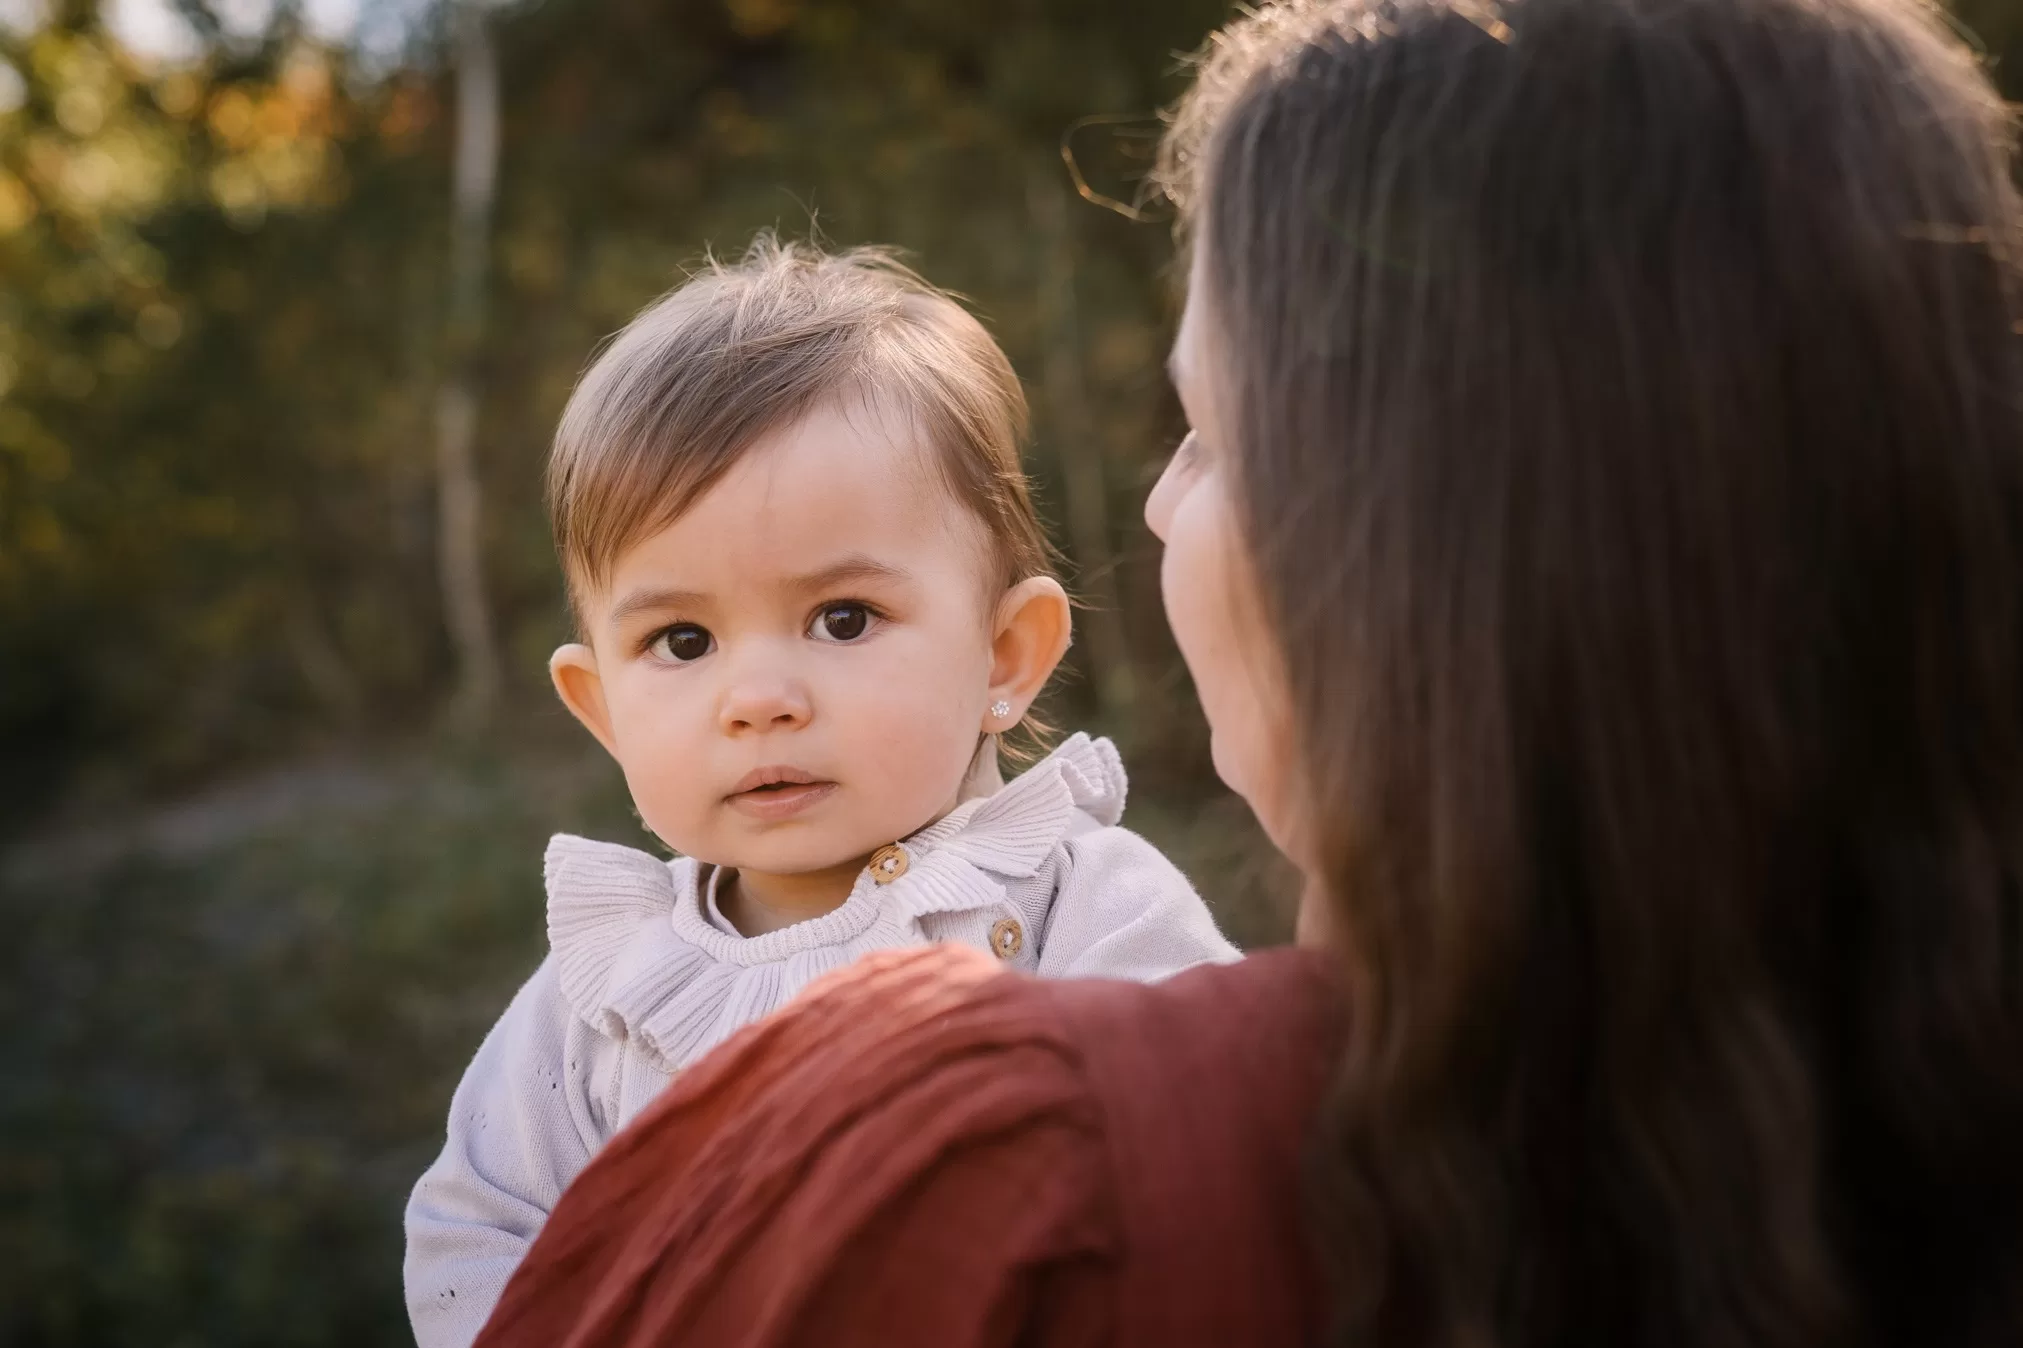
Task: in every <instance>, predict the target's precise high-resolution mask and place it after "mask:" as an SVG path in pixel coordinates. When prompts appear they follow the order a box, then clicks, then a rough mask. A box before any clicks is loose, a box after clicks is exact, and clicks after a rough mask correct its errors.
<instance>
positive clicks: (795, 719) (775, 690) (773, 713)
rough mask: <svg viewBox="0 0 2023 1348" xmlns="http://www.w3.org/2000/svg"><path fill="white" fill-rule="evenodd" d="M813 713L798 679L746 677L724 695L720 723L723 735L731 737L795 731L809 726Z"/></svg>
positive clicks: (720, 709) (718, 718) (719, 713)
mask: <svg viewBox="0 0 2023 1348" xmlns="http://www.w3.org/2000/svg"><path fill="white" fill-rule="evenodd" d="M812 710H813V709H812V707H811V705H810V703H809V700H808V693H807V689H805V688H804V687H802V685H801V683H800V682H799V680H796V679H789V678H781V677H777V676H767V677H746V678H741V679H739V680H738V681H737V683H735V684H733V685H732V686H731V688H730V689H729V691H727V692H726V693H725V694H724V698H723V702H722V704H721V705H720V707H719V709H718V713H717V721H718V724H719V725H720V726H721V727H722V729H723V731H724V733H725V734H730V735H742V734H749V733H751V732H754V731H764V730H792V729H794V728H795V727H797V726H802V725H806V724H807V723H808V717H809V716H810V715H811V714H812Z"/></svg>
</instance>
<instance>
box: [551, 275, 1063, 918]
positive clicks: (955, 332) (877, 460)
mask: <svg viewBox="0 0 2023 1348" xmlns="http://www.w3.org/2000/svg"><path fill="white" fill-rule="evenodd" d="M1024 424H1025V403H1024V399H1023V396H1022V394H1021V392H1020V389H1019V384H1018V380H1017V378H1016V377H1015V376H1014V375H1013V373H1012V370H1011V367H1010V364H1009V363H1008V362H1007V361H1006V360H1005V358H1004V355H1003V353H1002V352H1001V351H1000V350H999V349H998V347H997V345H996V344H995V343H994V342H993V341H991V339H990V337H989V336H988V334H986V333H985V332H984V330H983V328H982V326H981V325H980V324H978V323H977V321H976V320H975V319H974V318H972V317H970V315H969V314H967V313H966V312H964V310H963V309H962V308H961V307H960V306H959V305H958V304H956V303H955V302H954V301H953V300H952V299H950V298H949V297H948V296H946V295H944V294H942V293H941V292H938V291H936V290H934V289H933V288H931V287H929V286H928V285H927V284H926V283H925V282H923V281H921V280H920V279H919V278H918V277H917V276H915V275H913V274H912V273H911V272H909V271H907V270H905V269H904V268H902V267H900V266H898V265H897V264H896V263H895V262H893V261H892V260H891V259H890V258H889V257H888V256H886V255H884V254H881V253H878V252H874V251H863V250H860V251H857V252H851V253H845V254H842V255H840V256H825V255H822V254H820V253H817V252H815V251H814V250H812V249H809V248H805V247H797V246H789V245H782V244H778V243H775V242H774V241H772V240H771V239H770V238H762V239H761V240H760V242H759V243H758V244H756V245H755V246H754V247H753V249H752V251H751V252H750V254H748V255H747V257H746V258H745V259H744V260H743V261H742V262H740V263H738V264H736V265H732V266H722V265H713V266H711V267H710V268H708V269H707V270H706V271H704V272H703V273H702V274H701V275H700V276H698V277H696V278H695V279H693V280H691V281H690V282H689V283H688V284H686V285H684V286H682V287H681V288H680V289H678V290H676V291H674V292H673V293H672V294H670V295H669V296H667V297H666V298H664V299H662V300H661V301H660V302H659V303H657V304H655V305H654V306H653V307H652V308H650V309H648V310H647V311H646V312H645V313H643V314H641V315H640V317H639V318H637V319H635V320H634V321H633V323H632V324H631V325H630V326H628V327H627V328H626V329H625V330H624V331H623V332H621V333H620V334H619V335H618V336H617V338H615V339H614V340H613V341H612V343H611V344H610V345H609V346H608V347H607V348H606V349H605V350H604V352H603V353H602V354H601V355H600V356H599V357H598V359H597V360H596V362H595V363H594V364H593V365H592V366H591V367H590V369H589V371H588V372H587V373H586V374H585V375H584V377H583V380H582V382H581V384H580V385H579V386H578V387H577V389H576V392H575V394H574V395H573V396H572V398H571V399H570V402H569V406H568V408H567V410H566V411H565V412H564V414H563V417H562V425H561V429H560V431H559V432H558V433H557V436H556V442H555V451H554V456H553V458H552V460H551V463H550V472H549V488H550V500H551V503H552V508H553V515H554V528H555V536H556V541H557V545H558V548H559V550H560V551H561V554H562V558H563V564H564V569H565V571H566V573H567V576H568V580H569V587H570V596H571V600H572V604H573V606H574V608H575V610H576V614H577V621H578V625H579V628H580V631H581V635H582V638H583V639H582V640H581V641H580V642H574V643H570V644H568V645H565V646H564V647H562V648H561V649H560V650H558V651H557V652H556V653H555V657H554V660H553V661H552V662H551V670H552V673H553V675H554V679H555V685H556V689H557V691H558V692H559V693H560V694H561V696H562V699H563V701H564V702H565V703H567V705H568V706H569V708H570V709H571V710H572V711H573V712H575V714H576V715H577V716H578V717H579V718H580V719H581V720H582V721H583V722H584V724H585V725H586V726H588V727H589V728H590V729H591V731H592V732H593V733H594V734H596V736H597V737H598V739H599V740H600V741H602V742H603V744H604V745H605V747H606V748H608V749H609V750H610V751H611V753H612V754H613V756H614V757H615V758H617V760H618V761H619V764H620V765H621V766H622V767H623V768H624V770H625V774H626V779H627V782H628V784H629V785H630V786H631V788H632V794H633V800H634V803H635V804H636V805H637V806H638V809H639V812H640V815H641V817H642V818H643V819H644V820H645V822H646V824H647V826H648V827H649V828H650V829H652V830H653V832H654V833H656V834H657V835H658V836H659V837H661V838H662V839H663V840H665V841H666V842H668V843H669V844H670V845H672V846H674V847H676V848H677V849H679V850H681V851H683V852H685V853H688V854H689V855H692V856H696V857H699V858H701V859H703V860H706V861H710V862H714V863H717V864H719V865H724V866H731V867H736V868H738V869H740V870H743V871H746V872H748V873H771V874H779V875H787V874H807V873H810V872H828V871H833V870H836V869H838V868H843V869H850V868H852V867H854V865H855V863H857V862H858V861H860V860H861V858H862V857H863V856H865V855H866V854H868V853H869V852H871V851H872V850H873V849H875V848H876V847H878V846H879V845H881V844H883V843H886V842H889V841H891V840H892V839H894V838H898V837H903V836H905V835H906V834H908V833H911V832H913V831H914V830H916V829H918V828H920V827H921V826H923V825H924V824H926V823H928V822H930V821H931V820H932V819H933V818H934V817H935V816H936V815H937V814H938V813H939V812H941V811H943V810H946V809H947V808H948V807H949V806H950V805H952V804H953V803H954V802H955V799H956V796H957V794H958V791H959V789H960V787H961V785H962V783H963V781H964V778H965V774H966V772H967V770H968V769H969V767H970V765H971V761H972V759H973V758H974V757H975V755H976V753H977V749H978V743H979V736H980V735H984V734H990V733H995V732H998V731H1003V730H1007V729H1009V728H1010V727H1012V726H1014V725H1016V724H1017V723H1018V722H1019V721H1020V720H1021V719H1022V718H1023V717H1024V716H1025V714H1026V711H1027V709H1028V707H1029V706H1030V705H1031V702H1032V700H1033V699H1034V698H1035V697H1037V696H1038V694H1039V692H1040V689H1041V686H1042V685H1043V684H1044V683H1045V681H1046V679H1047V676H1048V675H1049V674H1050V673H1051V672H1052V670H1053V668H1054V666H1055V664H1056V663H1057V662H1058V661H1059V659H1060V656H1061V653H1062V651H1063V650H1064V649H1065V647H1066V644H1067V637H1068V612H1067V599H1066V596H1065V594H1064V593H1063V592H1062V590H1061V587H1060V585H1059V583H1058V582H1057V581H1055V580H1054V579H1053V577H1052V576H1051V574H1050V572H1049V566H1048V553H1047V548H1046V543H1045V541H1044V535H1043V534H1042V532H1041V530H1040V526H1039V523H1038V520H1037V519H1036V517H1035V515H1034V513H1033V507H1032V502H1031V498H1030V496H1029V494H1028V492H1027V488H1026V482H1025V478H1024V475H1023V472H1022V471H1021V468H1020V464H1019V440H1020V437H1021V434H1022V432H1023V428H1024ZM846 888H847V886H846Z"/></svg>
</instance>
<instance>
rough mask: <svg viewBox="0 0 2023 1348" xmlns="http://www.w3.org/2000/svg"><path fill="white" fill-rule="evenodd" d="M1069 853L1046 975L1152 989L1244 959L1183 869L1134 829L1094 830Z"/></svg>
mask: <svg viewBox="0 0 2023 1348" xmlns="http://www.w3.org/2000/svg"><path fill="white" fill-rule="evenodd" d="M1064 850H1065V852H1066V858H1065V863H1064V864H1063V866H1062V869H1061V876H1060V879H1059V881H1058V886H1059V888H1058V893H1057V894H1056V895H1055V898H1054V901H1053V906H1052V909H1051V911H1050V913H1049V916H1048V918H1047V926H1046V931H1045V933H1044V935H1043V936H1042V938H1041V942H1040V959H1039V967H1038V973H1039V974H1040V976H1041V977H1043V978H1126V979H1130V980H1132V981H1134V982H1140V983H1149V982H1154V981H1157V980H1159V979H1162V978H1166V977H1169V976H1170V975H1172V974H1176V973H1178V972H1180V971H1181V970H1182V969H1188V968H1192V967H1194V966H1195V965H1198V964H1226V963H1229V962H1230V961H1232V960H1236V959H1239V958H1241V953H1242V952H1240V951H1238V950H1237V948H1236V947H1235V946H1234V945H1231V944H1230V942H1229V939H1228V938H1227V937H1225V936H1224V935H1223V934H1222V932H1221V931H1220V930H1218V929H1217V927H1216V925H1215V918H1214V917H1213V916H1212V915H1211V914H1210V913H1209V911H1208V905H1207V904H1205V903H1203V902H1202V901H1201V896H1200V895H1199V894H1197V893H1195V891H1194V886H1193V885H1192V884H1190V883H1188V880H1187V877H1186V876H1185V875H1182V874H1181V873H1180V868H1179V867H1177V866H1175V865H1174V864H1173V863H1172V862H1171V861H1168V860H1167V859H1166V857H1165V855H1164V854H1163V853H1162V852H1160V851H1159V849H1158V848H1156V847H1154V846H1152V844H1151V843H1148V842H1146V841H1145V840H1144V839H1143V838H1141V837H1139V836H1138V835H1137V834H1135V833H1133V832H1131V831H1130V830H1129V829H1124V828H1114V827H1113V828H1099V829H1093V830H1091V831H1089V832H1087V833H1082V834H1078V835H1076V836H1073V837H1070V838H1068V839H1067V841H1066V842H1065V844H1064Z"/></svg>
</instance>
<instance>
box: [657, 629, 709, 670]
mask: <svg viewBox="0 0 2023 1348" xmlns="http://www.w3.org/2000/svg"><path fill="white" fill-rule="evenodd" d="M647 649H648V650H649V651H651V652H653V653H654V654H655V655H657V656H659V657H660V658H661V659H663V660H669V661H672V662H673V663H675V664H677V665H686V664H691V663H693V662H694V661H697V660H700V659H702V658H703V657H704V656H705V655H708V654H709V653H710V652H711V651H713V650H715V649H716V638H714V637H712V636H711V635H710V634H709V629H708V628H706V627H697V626H696V625H695V624H694V623H676V624H675V625H674V626H673V627H670V628H667V629H666V630H665V631H663V632H661V633H659V634H658V635H656V636H655V637H654V638H653V641H652V643H651V644H650V645H649V646H648V647H647Z"/></svg>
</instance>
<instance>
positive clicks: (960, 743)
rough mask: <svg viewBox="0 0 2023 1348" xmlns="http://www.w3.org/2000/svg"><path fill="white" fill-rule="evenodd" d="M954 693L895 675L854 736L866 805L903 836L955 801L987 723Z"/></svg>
mask: <svg viewBox="0 0 2023 1348" xmlns="http://www.w3.org/2000/svg"><path fill="white" fill-rule="evenodd" d="M972 719H973V717H972V716H971V715H970V714H969V712H968V709H967V708H966V707H965V706H963V705H962V704H961V703H960V702H959V701H957V700H956V699H955V698H954V697H953V696H951V695H950V691H949V690H947V689H945V688H943V689H936V688H932V687H928V686H923V684H922V683H921V682H920V681H919V680H917V679H902V680H895V681H893V682H892V683H890V684H889V685H887V686H885V687H883V688H881V689H879V690H878V691H877V693H876V694H875V696H874V697H873V698H871V699H869V700H868V705H866V707H865V708H864V712H863V714H862V715H861V716H860V717H858V718H856V723H855V724H854V725H853V726H851V728H850V731H849V734H850V738H851V740H852V745H851V749H850V758H851V760H852V761H853V762H854V763H855V764H856V766H857V770H858V772H859V773H860V774H861V776H860V785H861V786H862V787H864V788H865V795H866V802H867V805H868V806H869V807H870V808H871V809H874V810H876V811H877V812H878V814H879V815H880V817H881V819H884V820H889V823H888V824H887V831H889V832H891V834H892V836H894V837H902V836H904V835H905V834H907V833H910V832H912V831H913V830H914V829H917V828H919V827H921V826H922V825H924V824H926V823H927V822H928V820H929V819H930V818H931V817H932V816H933V815H934V814H935V813H936V812H938V811H940V810H941V809H943V808H944V807H946V806H947V805H948V804H949V802H950V801H951V800H952V799H953V797H954V794H955V791H956V788H957V787H958V786H960V785H961V782H962V777H963V774H964V772H966V771H967V770H968V767H969V761H970V758H971V756H972V755H973V753H974V751H975V747H976V737H977V735H978V734H979V733H980V727H979V726H977V725H972V724H970V721H971V720H972Z"/></svg>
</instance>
